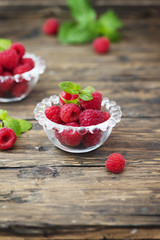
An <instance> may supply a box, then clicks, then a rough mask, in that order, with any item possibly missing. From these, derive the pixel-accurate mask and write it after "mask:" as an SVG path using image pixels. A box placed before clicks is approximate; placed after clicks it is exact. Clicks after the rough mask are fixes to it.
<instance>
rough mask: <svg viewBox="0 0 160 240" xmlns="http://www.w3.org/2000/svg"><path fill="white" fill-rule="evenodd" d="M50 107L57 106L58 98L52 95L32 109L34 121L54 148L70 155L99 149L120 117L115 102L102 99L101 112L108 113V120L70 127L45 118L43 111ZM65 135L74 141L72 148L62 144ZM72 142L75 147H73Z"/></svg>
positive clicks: (119, 110)
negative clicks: (96, 123) (41, 128)
mask: <svg viewBox="0 0 160 240" xmlns="http://www.w3.org/2000/svg"><path fill="white" fill-rule="evenodd" d="M52 105H59V97H58V96H56V95H53V96H51V97H50V98H45V99H43V100H42V102H40V103H38V104H37V105H36V108H35V109H34V116H35V119H36V120H37V121H38V122H39V124H40V125H41V126H43V129H44V131H45V133H46V134H47V136H48V138H49V140H50V141H51V142H52V143H53V144H54V145H55V146H56V147H58V148H60V149H62V150H64V151H66V152H71V153H84V152H90V151H92V150H94V149H96V148H98V147H100V146H101V145H102V144H103V143H104V142H105V141H106V140H107V138H108V137H109V135H110V134H111V131H112V128H113V127H114V126H115V125H116V123H118V122H120V120H121V116H122V111H121V108H120V106H118V105H116V102H115V101H110V100H109V99H108V98H103V100H102V104H101V105H102V108H101V111H107V112H109V113H110V118H109V119H108V120H107V121H105V122H103V123H101V124H98V125H92V126H88V127H71V126H65V125H62V124H57V123H54V122H52V121H50V120H49V119H48V118H47V117H46V115H45V110H46V108H47V107H49V106H52ZM66 134H69V135H70V138H72V140H73V139H74V140H73V141H72V146H71V144H70V143H68V144H66V142H64V139H63V137H64V136H65V135H66ZM73 142H74V143H75V146H73Z"/></svg>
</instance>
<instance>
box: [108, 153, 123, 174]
mask: <svg viewBox="0 0 160 240" xmlns="http://www.w3.org/2000/svg"><path fill="white" fill-rule="evenodd" d="M124 166H125V158H124V157H123V156H122V155H121V154H119V153H112V154H111V155H110V156H109V157H108V159H107V161H106V168H107V169H108V170H109V171H110V172H112V173H120V172H121V171H122V170H123V169H124Z"/></svg>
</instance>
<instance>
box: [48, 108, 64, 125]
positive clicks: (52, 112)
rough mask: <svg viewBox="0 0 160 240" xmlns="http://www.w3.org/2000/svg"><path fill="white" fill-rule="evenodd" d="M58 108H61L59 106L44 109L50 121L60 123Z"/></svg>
mask: <svg viewBox="0 0 160 240" xmlns="http://www.w3.org/2000/svg"><path fill="white" fill-rule="evenodd" d="M60 110H61V108H60V107H59V106H51V107H47V108H46V110H45V115H46V117H47V118H48V119H49V120H51V121H52V122H55V123H61V118H60Z"/></svg>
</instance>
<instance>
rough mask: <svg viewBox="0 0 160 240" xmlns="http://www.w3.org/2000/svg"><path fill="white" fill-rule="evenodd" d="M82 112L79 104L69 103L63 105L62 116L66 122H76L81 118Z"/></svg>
mask: <svg viewBox="0 0 160 240" xmlns="http://www.w3.org/2000/svg"><path fill="white" fill-rule="evenodd" d="M80 113H81V109H80V107H78V105H77V104H74V103H69V104H65V105H63V106H62V107H61V111H60V117H61V119H62V121H63V122H65V123H69V122H76V121H78V119H79V115H80Z"/></svg>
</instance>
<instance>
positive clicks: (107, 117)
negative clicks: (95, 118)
mask: <svg viewBox="0 0 160 240" xmlns="http://www.w3.org/2000/svg"><path fill="white" fill-rule="evenodd" d="M101 113H102V115H103V117H104V122H105V121H107V120H108V119H109V118H110V117H111V115H110V113H108V112H105V111H101Z"/></svg>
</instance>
